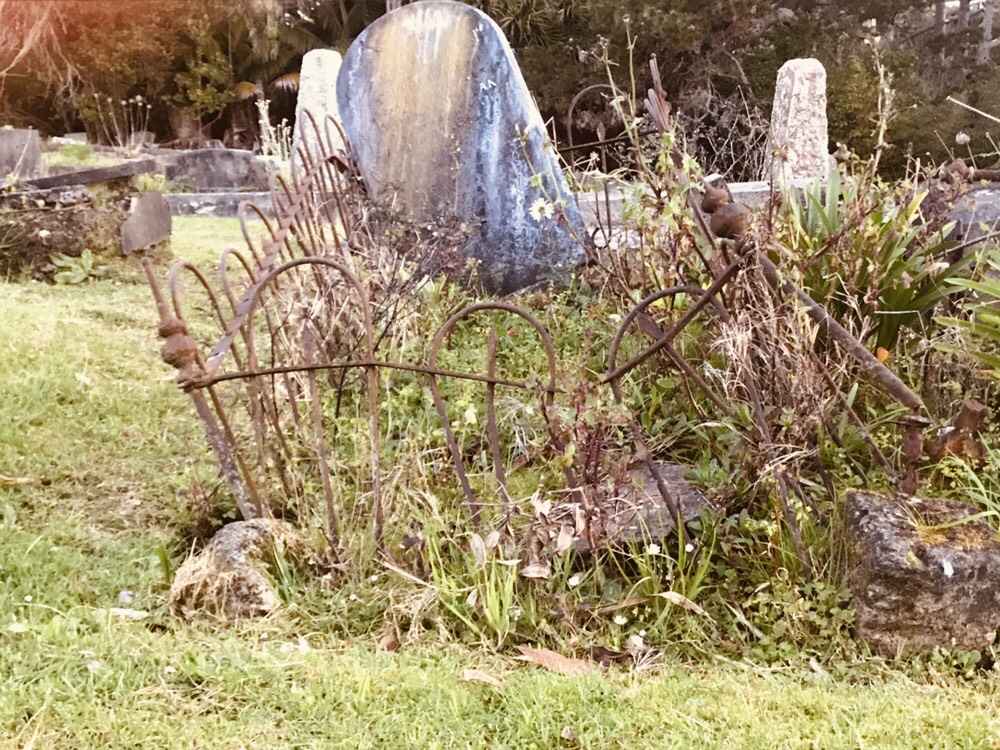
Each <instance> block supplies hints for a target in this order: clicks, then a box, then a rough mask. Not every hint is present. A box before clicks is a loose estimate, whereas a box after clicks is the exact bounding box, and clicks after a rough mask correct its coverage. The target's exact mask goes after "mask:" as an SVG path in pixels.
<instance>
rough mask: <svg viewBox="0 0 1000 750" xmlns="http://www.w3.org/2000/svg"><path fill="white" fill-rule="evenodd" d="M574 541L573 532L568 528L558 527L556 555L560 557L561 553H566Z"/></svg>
mask: <svg viewBox="0 0 1000 750" xmlns="http://www.w3.org/2000/svg"><path fill="white" fill-rule="evenodd" d="M575 541H576V536H575V535H574V534H573V530H572V529H571V528H570V527H569V526H562V527H560V528H559V538H558V539H556V554H558V555H561V554H562V553H563V552H566V551H567V550H568V549H569V548H570V547H572V546H573V542H575Z"/></svg>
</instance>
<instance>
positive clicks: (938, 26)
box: [934, 0, 944, 36]
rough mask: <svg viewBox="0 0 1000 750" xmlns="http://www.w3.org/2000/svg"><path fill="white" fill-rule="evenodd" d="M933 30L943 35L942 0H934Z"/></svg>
mask: <svg viewBox="0 0 1000 750" xmlns="http://www.w3.org/2000/svg"><path fill="white" fill-rule="evenodd" d="M934 30H935V31H936V32H937V35H938V36H944V0H934Z"/></svg>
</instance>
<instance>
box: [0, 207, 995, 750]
mask: <svg viewBox="0 0 1000 750" xmlns="http://www.w3.org/2000/svg"><path fill="white" fill-rule="evenodd" d="M175 232H176V236H175V240H174V251H175V253H177V254H178V255H183V256H186V257H193V258H194V259H196V260H201V261H207V260H209V259H211V258H212V257H213V256H214V250H216V249H217V248H218V247H221V246H222V245H224V244H227V243H228V244H236V245H238V244H239V243H240V242H241V241H242V240H241V238H240V235H239V229H238V225H237V224H236V222H234V221H226V220H218V219H204V218H191V219H181V220H178V221H177V223H176V225H175ZM0 320H2V321H4V325H3V328H2V330H0V475H2V476H3V477H4V479H2V480H0V540H2V541H0V746H2V747H11V748H22V747H23V748H27V747H33V748H49V747H52V748H79V747H115V748H128V747H136V748H140V747H141V748H146V747H163V748H173V747H177V748H213V749H214V748H234V749H235V748H274V747H297V748H298V747H302V748H305V747H317V748H319V747H324V748H325V747H351V748H353V747H372V748H381V747H393V748H399V747H406V748H409V747H414V748H416V747H421V748H422V747H442V748H453V747H510V748H532V747H537V748H551V747H597V748H604V747H623V748H624V747H628V748H639V747H682V748H687V747H691V748H702V747H728V748H734V747H745V748H783V747H788V748H799V747H802V748H813V747H815V748H841V747H843V748H857V747H878V748H928V747H941V748H990V747H1000V718H998V716H1000V712H998V709H1000V695H998V691H997V688H996V686H995V684H994V683H993V682H991V681H990V680H988V679H987V678H984V677H973V678H970V679H967V680H960V679H959V678H957V677H953V676H952V677H945V676H940V675H939V676H937V677H934V676H931V677H924V678H921V679H920V680H919V681H915V680H914V679H912V678H911V677H909V676H907V674H906V673H904V672H901V671H892V670H891V669H889V668H888V667H886V666H885V665H883V664H881V663H877V662H875V663H873V665H872V666H871V667H870V668H867V669H859V670H858V671H857V672H856V673H854V674H853V676H849V678H842V679H840V678H837V679H835V678H833V677H830V676H829V675H827V674H826V673H825V672H824V671H823V670H822V668H817V669H811V670H810V669H805V668H804V669H791V668H789V669H765V668H763V667H759V666H755V665H753V664H751V663H749V662H739V663H736V662H731V661H725V660H721V659H718V658H715V657H713V656H711V655H706V656H705V658H704V659H703V660H701V661H700V662H693V661H686V662H679V661H670V660H667V661H664V662H663V663H662V664H660V665H659V666H657V667H656V668H654V669H652V670H649V671H645V672H641V673H636V672H631V671H628V670H625V669H612V670H611V671H610V672H608V673H607V674H603V675H595V676H591V677H586V678H568V677H563V676H560V675H556V674H550V673H546V672H543V671H540V670H538V669H536V668H533V667H529V666H526V665H522V664H520V663H518V662H516V661H514V660H513V659H512V658H510V656H509V655H506V654H487V653H483V652H480V651H475V650H470V649H468V648H467V647H458V646H455V645H453V644H448V643H445V642H438V641H436V640H435V639H434V638H425V639H424V640H423V643H422V645H420V646H415V647H407V646H404V647H403V648H402V650H400V651H399V652H397V653H389V652H385V651H380V650H379V649H378V648H377V647H376V642H377V640H378V632H377V621H376V619H375V618H374V617H373V616H372V614H371V612H372V611H373V610H377V609H378V607H379V606H381V604H379V603H377V602H374V601H373V599H374V598H375V597H377V596H380V595H383V594H380V593H379V591H378V588H377V587H374V586H373V587H371V588H368V589H365V588H363V587H359V588H352V589H350V590H349V591H348V590H341V591H326V590H322V589H319V588H318V587H316V586H308V587H307V586H305V584H302V585H301V586H300V585H299V584H294V582H293V585H292V589H291V591H290V593H289V596H290V606H289V607H287V608H286V610H285V612H283V613H282V614H280V615H278V616H275V617H272V618H269V619H266V620H262V621H258V622H254V623H248V624H244V625H241V626H238V627H222V626H220V625H217V624H214V623H212V622H201V623H195V624H185V623H182V622H180V621H178V620H176V619H174V618H172V617H170V616H169V615H168V614H167V613H166V610H165V607H164V598H165V592H166V588H167V585H168V581H167V578H166V576H165V571H164V570H163V567H162V564H161V558H162V556H163V555H164V554H166V555H167V556H170V557H172V558H173V560H174V561H175V562H176V561H177V560H178V559H179V556H180V554H182V553H183V550H182V549H179V548H178V539H179V534H180V530H181V528H182V527H183V525H184V523H185V522H186V519H187V518H188V516H189V515H190V513H191V510H190V507H189V506H190V504H191V497H190V488H191V487H192V486H193V485H194V484H197V483H204V484H212V483H213V482H214V479H213V474H212V466H211V463H210V461H209V460H208V456H207V451H206V449H205V448H204V444H203V441H202V439H201V436H200V433H199V430H198V428H197V424H196V422H195V420H194V416H193V413H192V411H191V409H190V406H189V404H188V403H187V401H186V400H185V399H184V398H183V396H182V395H181V394H179V393H178V392H177V390H176V388H175V386H174V384H173V382H172V377H173V374H172V372H171V371H170V370H169V368H167V367H166V366H165V365H163V364H162V363H161V362H160V361H159V358H158V347H159V343H158V341H157V339H156V338H155V320H154V313H153V308H152V304H151V301H150V298H149V292H148V290H147V289H146V288H145V286H144V285H143V284H142V283H140V279H139V277H138V275H136V274H135V273H133V272H121V270H120V269H119V270H118V271H116V273H115V274H114V275H113V277H112V278H111V279H106V280H101V281H96V282H93V283H90V284H87V285H82V286H77V287H58V286H47V285H42V284H38V283H8V284H2V285H0ZM352 585H353V584H352ZM121 592H130V594H125V595H124V600H128V604H126V605H123V604H122V602H121V601H120V597H121V596H122V594H121ZM299 593H302V594H303V596H308V599H309V601H308V602H307V603H302V602H298V601H296V596H297V595H298V594H299ZM117 606H128V607H130V608H133V609H137V610H143V611H146V612H148V613H149V617H148V618H146V619H144V620H141V621H135V622H133V621H127V620H122V619H120V618H117V617H115V616H114V615H113V614H112V613H110V612H109V609H110V608H112V607H117ZM306 610H308V611H306ZM324 611H325V612H327V615H326V616H322V613H323V612H324ZM317 613H319V614H317ZM469 668H475V669H480V670H483V671H486V672H488V673H489V674H491V675H493V676H495V677H497V678H498V679H500V680H501V681H502V687H501V688H499V689H498V688H495V687H491V686H488V685H484V684H479V683H466V682H463V681H462V679H461V675H462V672H463V670H465V669H469ZM944 674H947V673H946V672H942V675H944Z"/></svg>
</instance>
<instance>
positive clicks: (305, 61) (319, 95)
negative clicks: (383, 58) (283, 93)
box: [292, 49, 344, 176]
mask: <svg viewBox="0 0 1000 750" xmlns="http://www.w3.org/2000/svg"><path fill="white" fill-rule="evenodd" d="M342 62H343V58H342V57H341V56H340V53H339V52H336V51H334V50H331V49H314V50H310V51H309V52H307V53H306V55H305V57H303V58H302V70H301V73H300V75H299V97H298V100H297V101H296V104H295V129H294V130H293V131H292V175H294V176H298V171H299V165H300V158H299V147H300V146H303V147H305V148H306V149H307V150H308V152H309V154H310V157H311V158H312V159H313V160H318V159H319V158H320V154H319V150H318V148H317V145H316V128H318V129H319V132H320V134H321V135H322V137H323V139H324V140H326V141H327V145H328V146H329V148H331V149H333V150H334V151H336V150H339V149H343V147H344V143H343V139H342V138H341V137H340V131H339V130H338V129H337V128H336V127H334V126H333V125H332V124H329V123H328V122H327V117H328V116H329V117H332V118H333V119H334V120H336V121H337V122H340V114H339V112H338V110H337V75H338V73H340V66H341V63H342ZM306 112H308V113H309V114H310V115H312V118H313V120H315V122H316V127H315V128H314V127H313V123H312V122H310V121H309V118H308V117H307V116H306Z"/></svg>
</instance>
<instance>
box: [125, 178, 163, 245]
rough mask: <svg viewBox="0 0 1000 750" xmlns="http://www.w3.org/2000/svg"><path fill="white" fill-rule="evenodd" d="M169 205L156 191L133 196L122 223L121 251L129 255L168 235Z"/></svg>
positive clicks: (160, 240)
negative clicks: (127, 213)
mask: <svg viewBox="0 0 1000 750" xmlns="http://www.w3.org/2000/svg"><path fill="white" fill-rule="evenodd" d="M170 230H171V220H170V206H169V205H168V204H167V202H166V200H164V198H163V195H162V194H160V193H156V192H149V193H141V194H139V195H136V196H133V198H132V205H131V206H130V208H129V215H128V218H127V219H126V220H125V223H124V224H122V252H124V253H125V255H130V254H131V253H134V252H135V251H136V250H145V249H146V248H149V247H152V246H153V245H155V244H157V243H158V242H163V240H165V239H168V238H169V237H170Z"/></svg>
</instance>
